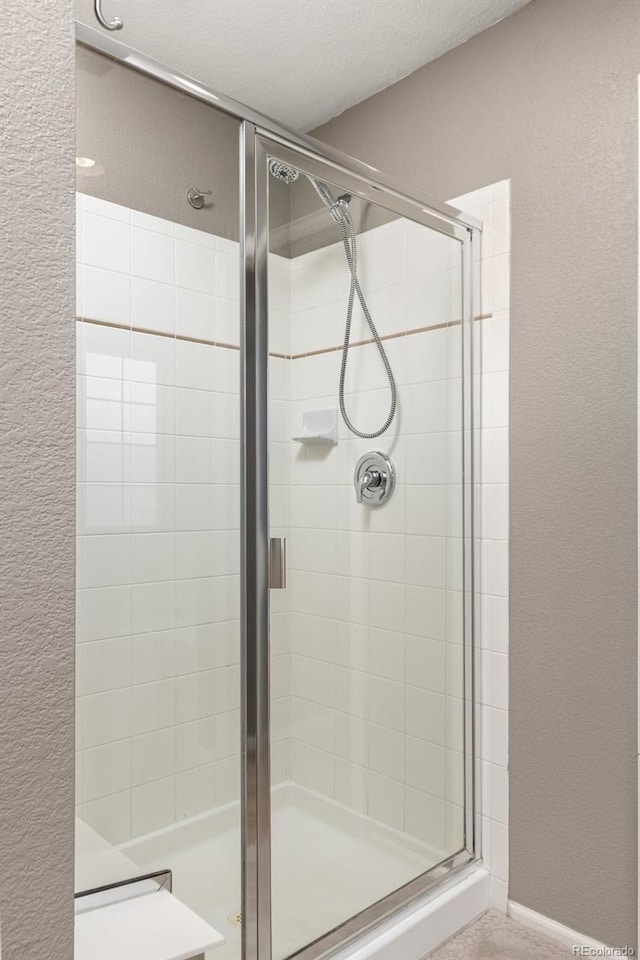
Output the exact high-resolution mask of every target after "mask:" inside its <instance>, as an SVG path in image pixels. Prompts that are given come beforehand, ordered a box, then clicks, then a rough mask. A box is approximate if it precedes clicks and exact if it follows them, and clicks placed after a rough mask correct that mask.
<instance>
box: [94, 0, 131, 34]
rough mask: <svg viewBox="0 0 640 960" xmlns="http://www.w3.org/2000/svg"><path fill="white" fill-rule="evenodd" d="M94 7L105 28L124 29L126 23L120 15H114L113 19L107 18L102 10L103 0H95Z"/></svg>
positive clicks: (99, 20)
mask: <svg viewBox="0 0 640 960" xmlns="http://www.w3.org/2000/svg"><path fill="white" fill-rule="evenodd" d="M94 9H95V12H96V17H97V19H98V22H99V23H100V25H101V26H102V27H104V29H105V30H122V27H123V26H124V24H123V23H122V20H121V19H120V17H114V18H113V20H107V19H106V17H105V15H104V14H103V12H102V0H94Z"/></svg>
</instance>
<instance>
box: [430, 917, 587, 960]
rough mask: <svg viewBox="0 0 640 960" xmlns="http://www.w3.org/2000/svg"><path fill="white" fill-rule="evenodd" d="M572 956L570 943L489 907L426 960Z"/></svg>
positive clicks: (563, 958) (558, 959)
mask: <svg viewBox="0 0 640 960" xmlns="http://www.w3.org/2000/svg"><path fill="white" fill-rule="evenodd" d="M571 956H572V952H571V948H570V947H563V946H562V944H559V943H557V942H556V941H555V940H549V938H548V937H545V936H544V935H543V934H540V933H535V932H534V931H533V930H529V929H528V928H527V927H523V926H522V924H520V923H514V921H513V920H509V919H508V918H507V917H505V916H503V915H502V914H500V913H495V912H494V911H493V910H490V911H489V913H485V914H484V916H483V917H480V919H479V920H476V921H475V923H472V924H471V925H470V926H468V927H467V928H466V929H465V930H463V931H462V933H459V934H458V935H457V936H456V937H453V938H452V939H451V940H448V941H447V942H446V943H445V944H443V945H442V946H441V947H438V949H437V950H436V951H435V952H434V953H430V954H429V958H428V960H568V958H569V957H571ZM425 960H427V958H426V957H425Z"/></svg>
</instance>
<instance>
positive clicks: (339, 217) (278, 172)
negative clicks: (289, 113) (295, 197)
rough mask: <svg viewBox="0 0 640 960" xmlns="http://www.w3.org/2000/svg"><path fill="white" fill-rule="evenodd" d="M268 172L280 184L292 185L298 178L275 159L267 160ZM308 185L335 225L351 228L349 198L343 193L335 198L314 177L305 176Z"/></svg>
mask: <svg viewBox="0 0 640 960" xmlns="http://www.w3.org/2000/svg"><path fill="white" fill-rule="evenodd" d="M269 172H270V173H271V176H272V177H275V179H276V180H280V181H281V182H282V183H286V184H289V183H294V182H295V181H296V180H297V179H298V177H299V176H300V172H299V171H298V170H296V169H295V168H294V167H290V166H289V165H288V164H287V163H283V162H282V161H281V160H276V158H275V157H272V158H271V160H269ZM307 179H308V180H309V183H310V184H311V185H312V186H313V188H314V189H315V191H316V193H317V194H318V196H319V197H320V199H321V200H322V202H323V203H324V205H325V207H326V208H327V210H328V211H329V213H330V215H331V217H333V219H334V220H335V221H336V223H346V224H347V226H351V216H350V214H349V201H350V200H351V197H350V195H349V194H348V193H344V194H343V195H342V196H341V197H338V199H337V200H336V198H335V197H334V195H333V194H332V193H331V190H330V189H329V187H328V186H327V185H326V183H323V182H322V180H316V178H315V177H309V176H307Z"/></svg>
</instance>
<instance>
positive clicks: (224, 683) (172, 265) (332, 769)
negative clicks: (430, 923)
mask: <svg viewBox="0 0 640 960" xmlns="http://www.w3.org/2000/svg"><path fill="white" fill-rule="evenodd" d="M77 32H78V40H79V48H78V55H79V84H80V87H81V95H80V97H79V101H80V103H81V109H80V113H79V121H78V124H79V130H78V152H79V154H80V155H81V158H82V159H81V162H80V163H79V174H81V175H80V176H79V187H78V190H79V192H78V210H79V221H78V222H79V236H80V242H79V253H78V258H79V288H78V309H77V315H78V324H77V325H78V344H79V349H78V437H79V442H78V485H79V486H78V489H79V496H78V503H79V511H78V541H79V546H78V557H79V562H78V610H79V616H78V637H77V647H78V808H77V813H78V833H79V843H78V849H79V855H78V869H77V888H78V890H82V889H86V888H87V887H94V886H97V885H99V884H101V883H109V882H117V881H118V880H119V879H125V877H131V876H133V875H136V874H146V873H149V872H152V871H155V870H160V869H170V870H172V872H173V881H174V887H173V889H174V893H175V895H176V896H178V897H179V898H181V899H182V900H184V902H185V903H187V905H189V906H190V907H191V908H192V909H193V910H195V911H196V912H197V913H199V914H201V915H202V916H203V917H204V918H205V919H206V920H207V921H209V922H210V923H211V924H212V925H213V926H214V927H216V929H217V930H219V931H220V932H221V933H222V934H223V935H224V937H225V940H226V942H225V944H224V945H222V946H220V947H217V948H216V949H214V950H212V951H211V954H210V957H211V960H215V958H218V957H219V958H221V960H222V958H224V960H231V958H233V960H238V958H240V957H243V958H244V960H271V958H272V957H273V958H277V960H281V958H284V957H298V958H301V960H302V958H305V960H307V958H308V960H311V958H315V957H320V956H322V955H325V954H326V953H327V952H329V951H330V950H332V949H334V948H335V947H337V946H338V945H340V944H342V943H346V942H347V941H348V940H349V939H350V938H352V937H354V936H356V935H358V934H360V933H362V932H363V931H364V930H366V929H368V928H370V927H371V926H372V925H373V924H376V923H378V922H380V921H381V920H382V919H384V918H385V917H387V916H389V915H391V914H392V913H393V912H394V911H395V910H397V909H398V908H399V907H402V906H404V905H406V904H409V903H410V902H412V901H413V900H415V899H416V898H419V897H421V896H423V895H424V894H425V893H426V892H427V891H429V890H431V889H435V888H436V887H437V885H438V884H439V883H441V882H442V881H443V879H445V878H448V877H451V876H453V875H455V873H456V871H459V870H460V869H461V868H462V867H464V866H465V865H466V864H468V863H470V862H471V861H472V860H474V859H476V858H477V857H478V856H479V840H478V830H477V822H476V809H477V802H476V801H477V789H478V788H477V777H476V757H477V747H476V744H475V742H474V740H475V731H474V709H473V706H474V689H473V688H474V658H473V620H474V588H473V509H472V507H473V504H472V500H473V470H472V465H473V459H472V444H473V426H474V421H473V410H472V389H471V387H472V326H473V318H474V316H475V314H476V312H477V310H476V309H475V308H474V304H477V303H478V299H477V297H478V283H479V280H478V277H477V275H476V274H477V271H476V270H474V263H475V262H476V260H477V253H476V251H477V249H478V240H479V231H478V227H477V224H475V223H474V222H473V221H472V220H469V219H466V218H464V217H463V216H462V215H460V214H459V212H458V211H456V210H454V209H453V208H450V207H447V206H446V205H442V204H440V205H437V204H432V203H428V202H426V201H425V200H424V199H415V198H413V197H411V196H410V195H408V194H407V193H406V192H404V191H403V190H402V189H401V188H399V187H397V186H396V185H393V184H390V183H389V182H387V181H386V179H385V178H384V177H382V175H379V173H378V171H377V170H376V169H375V168H373V167H370V166H368V165H366V164H363V163H361V162H358V161H355V160H353V159H352V158H349V157H346V156H344V155H342V154H340V153H338V152H336V151H334V150H332V149H330V148H327V147H325V146H324V145H321V144H319V143H317V142H316V141H314V140H312V139H310V138H307V137H304V136H299V135H296V134H293V133H292V132H290V131H288V130H286V129H284V128H282V127H280V126H279V125H278V124H277V123H274V122H272V121H270V120H268V119H266V118H263V117H261V116H258V115H256V114H254V113H253V112H252V111H251V110H250V109H248V108H245V107H244V106H242V105H240V104H237V103H235V102H233V101H231V100H228V99H226V98H224V97H222V96H219V95H217V94H214V93H212V92H211V91H209V90H207V89H206V88H204V87H202V86H201V85H200V84H198V83H197V82H195V81H194V80H192V79H191V78H188V77H184V76H181V75H178V74H176V73H175V72H173V71H171V70H170V69H169V68H167V67H165V66H163V65H161V64H159V63H157V62H155V61H153V60H151V59H149V58H147V57H145V56H144V55H143V54H141V53H138V52H136V51H133V50H131V49H129V48H128V47H126V46H125V45H123V44H121V43H118V42H116V41H114V39H113V38H112V37H108V36H106V35H104V34H102V33H101V32H99V31H97V30H93V29H91V28H88V27H86V26H83V25H81V24H78V25H77ZM82 104H84V108H82ZM165 104H166V106H164V105H165ZM165 109H167V110H171V111H173V112H172V116H171V119H170V120H169V118H168V117H167V118H166V119H167V124H169V125H170V126H171V125H173V128H174V129H175V125H176V124H181V123H182V122H183V120H184V123H185V126H184V128H181V129H180V130H179V131H177V133H178V134H179V135H178V136H175V137H174V136H173V133H171V134H170V135H167V133H166V130H165V123H164V119H163V118H164V117H165V114H164V113H163V111H164V110H165ZM154 111H156V112H155V114H154ZM189 118H191V120H192V121H193V126H191V127H189V125H188V122H187V120H188V119H189ZM194 129H196V130H198V142H197V143H196V142H195V141H194V140H192V139H190V137H191V134H190V133H189V130H194ZM168 136H169V137H170V138H171V139H172V140H173V141H174V142H173V143H171V144H169V142H168V139H167V137H168ZM207 138H209V139H207ZM203 144H204V145H205V147H204V149H203ZM180 150H183V151H184V156H183V155H182V154H180ZM198 150H200V156H199V157H198V160H197V162H198V164H199V168H198V172H197V176H198V177H199V178H200V177H204V178H205V181H204V182H196V181H195V176H196V174H195V172H194V170H195V167H193V168H191V167H190V168H189V169H187V167H189V166H190V165H192V164H194V163H195V162H196V161H195V160H194V154H195V153H197V151H198ZM174 154H175V157H176V163H177V164H178V166H179V165H180V163H183V162H184V164H185V170H184V182H182V181H181V180H180V179H178V180H177V181H176V182H175V183H174V182H173V180H172V176H173V174H172V169H171V162H172V159H171V158H172V157H173V156H174ZM134 164H136V165H137V167H138V169H136V170H134V169H133V165H134ZM96 167H97V168H98V171H97V172H96V169H95V168H96ZM91 171H94V172H93V173H92V172H91ZM180 176H182V174H180ZM190 177H191V179H190ZM207 177H208V179H207ZM192 181H193V182H192ZM140 183H143V184H144V187H143V188H140V186H139V185H140ZM136 184H137V186H136ZM210 188H211V189H212V190H213V192H212V194H211V198H210V199H209V194H208V193H206V191H207V190H209V189H210ZM194 190H195V193H193V192H192V191H194ZM189 192H190V195H191V199H193V198H194V197H195V198H196V201H197V202H196V204H195V205H194V204H191V203H190V202H189V201H188V200H187V193H189ZM198 195H201V196H200V199H201V200H202V203H201V205H200V206H199V207H198V203H199V202H200V201H199V200H198ZM238 208H239V213H238ZM198 211H200V212H198ZM200 214H202V220H199V219H198V217H199V216H200ZM349 305H350V307H349ZM348 319H349V322H350V329H349V330H348V338H349V343H348V347H347V346H345V326H346V324H347V321H348ZM382 427H384V429H381V428H382ZM207 960H209V955H208V956H207Z"/></svg>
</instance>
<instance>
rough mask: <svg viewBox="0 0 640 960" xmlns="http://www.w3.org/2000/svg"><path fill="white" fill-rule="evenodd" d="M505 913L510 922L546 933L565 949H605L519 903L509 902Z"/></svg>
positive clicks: (602, 945)
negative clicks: (516, 922) (565, 947)
mask: <svg viewBox="0 0 640 960" xmlns="http://www.w3.org/2000/svg"><path fill="white" fill-rule="evenodd" d="M507 913H508V915H509V916H510V917H511V919H512V920H517V921H518V923H521V924H522V925H523V926H525V927H529V928H530V929H531V930H537V931H538V932H539V933H546V935H547V936H548V937H550V938H551V939H552V940H557V941H558V943H562V944H564V945H565V946H567V947H591V948H592V949H595V950H606V949H607V945H606V944H604V943H600V942H599V941H598V940H592V939H591V937H585V935H584V934H583V933H578V931H577V930H572V929H571V928H570V927H565V926H564V924H562V923H558V921H557V920H551V918H550V917H545V916H543V914H541V913H536V912H535V910H530V909H529V907H523V906H521V905H520V904H519V903H514V902H513V900H509V906H508V909H507Z"/></svg>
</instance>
